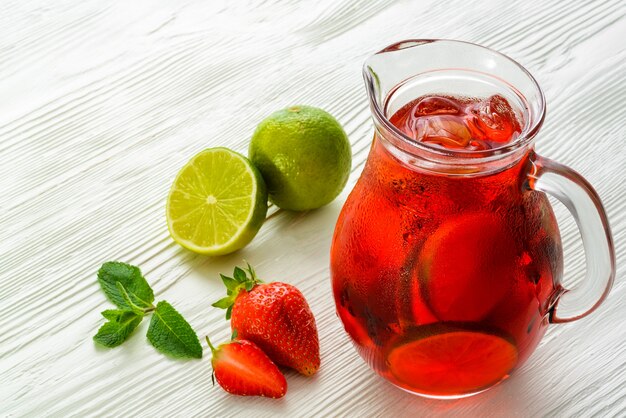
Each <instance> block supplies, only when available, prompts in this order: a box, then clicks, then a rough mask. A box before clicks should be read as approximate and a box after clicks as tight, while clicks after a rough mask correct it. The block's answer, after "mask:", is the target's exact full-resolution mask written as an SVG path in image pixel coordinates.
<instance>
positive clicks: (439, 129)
mask: <svg viewBox="0 0 626 418" xmlns="http://www.w3.org/2000/svg"><path fill="white" fill-rule="evenodd" d="M413 133H414V138H415V139H417V140H418V141H421V142H429V143H435V144H438V145H442V146H444V147H446V148H465V147H466V146H467V145H468V144H469V142H470V140H471V139H472V135H471V134H470V131H469V129H468V128H467V126H465V124H464V123H463V119H461V118H459V117H455V116H450V115H438V116H426V117H420V118H418V119H416V120H415V123H414V125H413Z"/></svg>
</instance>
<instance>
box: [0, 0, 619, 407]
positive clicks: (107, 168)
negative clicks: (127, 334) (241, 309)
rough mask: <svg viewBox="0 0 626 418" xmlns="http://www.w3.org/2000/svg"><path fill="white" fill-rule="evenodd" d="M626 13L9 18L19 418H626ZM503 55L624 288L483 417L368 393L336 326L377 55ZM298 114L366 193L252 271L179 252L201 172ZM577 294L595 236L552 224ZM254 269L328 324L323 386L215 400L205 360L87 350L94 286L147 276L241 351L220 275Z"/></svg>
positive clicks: (5, 36) (385, 9)
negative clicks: (169, 224) (439, 50)
mask: <svg viewBox="0 0 626 418" xmlns="http://www.w3.org/2000/svg"><path fill="white" fill-rule="evenodd" d="M625 15H626V3H624V1H623V0H602V1H588V0H576V1H567V0H564V1H560V2H548V1H540V0H532V1H530V0H529V1H508V2H499V1H496V0H492V1H487V2H481V3H480V4H478V2H468V1H449V2H442V1H432V0H431V1H419V2H418V1H369V0H362V1H347V0H311V1H308V0H307V1H296V0H285V1H278V0H267V1H216V0H212V1H206V0H187V1H166V0H161V1H148V0H135V1H117V2H113V1H102V0H80V1H78V0H63V1H60V0H41V1H32V0H29V1H26V0H22V1H18V0H15V1H11V0H8V1H3V2H2V3H1V4H0V191H1V193H0V416H11V417H17V416H56V417H67V416H118V417H121V416H127V417H135V416H146V417H156V416H162V417H171V416H207V417H208V416H211V417H222V416H254V417H262V416H275V415H283V416H298V417H301V416H302V417H304V416H355V417H365V416H410V415H413V416H430V415H433V416H437V415H452V416H457V415H458V416H524V417H525V416H547V417H554V416H557V417H560V416H563V417H570V416H599V417H607V416H626V326H625V325H624V318H625V317H626V286H625V284H624V273H625V271H624V268H623V267H624V266H623V263H621V261H622V260H624V258H625V255H626V245H625V244H624V243H625V241H626V215H625V213H626V198H625V196H626V187H625V183H626V181H625V180H626V178H625V174H624V172H625V171H626V124H625V123H624V120H626V106H625V105H624V98H625V97H626V17H625ZM437 37H443V38H456V39H462V40H468V41H473V42H476V43H480V44H483V45H486V46H489V47H492V48H494V49H497V50H499V51H502V52H504V53H506V54H508V55H510V56H511V57H513V58H514V59H516V60H518V61H519V62H520V63H522V64H523V65H524V66H525V67H527V68H528V69H529V70H530V71H531V72H532V73H533V74H534V75H535V76H536V78H537V79H538V80H539V82H540V84H541V85H542V87H543V88H544V89H545V93H546V97H547V102H548V116H547V119H546V123H545V125H544V128H543V130H542V132H541V133H540V135H539V138H538V146H537V149H538V151H539V152H540V153H542V154H543V155H545V156H548V157H551V158H554V159H556V160H558V161H560V162H562V163H565V164H567V165H570V166H571V167H573V168H574V169H576V170H578V171H579V172H581V173H582V174H583V175H585V176H586V177H587V179H588V180H589V181H590V182H591V183H592V184H593V185H595V187H596V188H597V190H598V192H599V194H600V196H601V197H602V198H603V200H604V203H605V206H606V209H607V211H608V214H609V217H610V220H611V224H612V227H613V232H614V237H615V242H616V245H617V259H618V274H617V281H616V285H615V287H614V289H613V292H612V293H611V295H610V297H609V299H608V300H607V301H606V303H605V304H604V305H603V306H602V307H601V309H599V310H598V311H597V312H596V313H595V314H593V315H592V316H590V317H588V318H586V319H584V320H581V321H579V322H577V323H573V324H570V325H562V326H553V327H552V328H551V329H550V330H549V331H548V334H547V335H546V337H545V338H544V340H543V341H542V343H541V345H540V346H539V348H538V350H537V352H536V353H535V354H534V355H533V356H532V357H531V359H530V360H529V362H528V363H527V364H526V365H525V366H524V367H523V368H522V369H521V370H519V371H518V372H517V373H516V374H515V375H514V376H513V377H512V378H511V379H509V380H508V381H506V382H505V383H504V384H502V385H499V386H498V387H496V388H494V389H493V390H491V391H488V392H486V393H484V394H481V395H479V396H476V397H474V398H470V399H466V400H459V401H454V402H443V401H431V400H425V399H421V398H418V397H414V396H411V395H408V394H406V393H404V392H402V391H400V390H398V389H396V388H394V387H392V386H391V385H390V384H388V383H386V382H385V381H383V380H382V379H380V378H378V377H377V376H376V375H374V373H373V372H371V371H370V370H369V369H368V367H367V366H366V365H365V364H364V363H363V361H362V360H361V359H360V358H359V357H358V356H357V354H356V352H355V350H354V349H353V347H352V345H351V344H350V342H349V340H348V337H347V336H346V334H345V333H344V332H343V329H342V327H341V325H340V323H339V321H338V319H337V318H336V316H335V313H334V304H333V300H332V297H331V291H330V284H329V268H328V264H329V255H328V253H329V245H330V239H331V234H332V231H333V227H334V223H335V220H336V218H337V215H338V213H339V210H340V208H341V205H342V203H343V201H344V200H345V198H346V196H347V193H348V190H349V189H350V188H351V187H352V185H353V184H354V182H355V181H356V179H357V177H358V175H359V173H360V172H361V170H362V168H363V163H364V161H365V159H366V156H367V150H368V146H369V144H370V141H371V134H372V124H371V122H370V116H369V110H368V107H367V103H366V97H365V91H364V88H363V86H362V80H361V64H362V62H363V61H364V59H365V58H366V56H368V55H369V54H371V53H373V52H375V51H377V50H379V49H381V48H382V47H384V46H386V45H388V44H390V43H392V42H395V41H398V40H401V39H406V38H437ZM291 104H310V105H315V106H319V107H322V108H325V109H327V110H328V111H329V112H331V113H332V114H334V115H335V116H336V117H337V118H338V119H339V120H340V121H341V122H342V123H343V124H344V125H345V128H346V130H347V132H348V134H349V136H350V140H351V142H352V144H353V151H354V167H353V174H352V176H351V179H350V183H349V184H348V187H347V188H346V191H345V192H344V193H343V194H342V195H341V196H340V197H339V198H338V199H337V200H336V201H335V202H334V203H332V204H331V205H329V206H327V207H325V208H323V209H321V210H318V211H314V212H310V213H303V214H294V213H285V212H280V213H278V214H277V215H276V216H273V217H272V218H271V219H270V220H269V221H268V222H266V224H265V225H264V227H263V228H262V230H261V232H260V234H259V235H258V236H257V238H256V239H255V240H254V241H253V242H252V244H251V245H249V246H248V247H247V248H245V249H244V250H243V251H240V252H238V253H236V254H232V255H230V256H226V257H222V258H207V257H202V256H197V255H194V254H191V253H189V252H187V251H185V250H183V249H182V248H180V247H179V246H178V245H176V244H175V243H173V242H172V240H171V239H170V237H169V235H168V232H167V228H166V225H165V219H164V205H165V198H166V195H167V192H168V189H169V187H170V184H171V181H172V179H173V177H174V176H175V174H176V172H177V171H178V169H179V168H180V167H181V166H182V165H183V164H184V163H185V162H186V161H187V160H188V159H189V158H190V157H191V156H192V155H193V154H194V153H196V152H198V151H200V150H202V149H204V148H207V147H212V146H217V145H223V146H228V147H230V148H232V149H235V150H238V151H242V152H245V151H246V149H247V143H248V141H249V138H250V135H251V133H252V131H253V129H254V127H255V125H256V124H257V123H258V122H259V121H260V120H261V119H262V118H263V117H264V116H266V115H268V114H269V113H271V112H272V111H274V110H277V109H280V108H282V107H285V106H288V105H291ZM556 211H557V216H558V218H559V221H560V225H561V229H562V234H563V239H564V245H565V247H566V277H565V282H566V283H572V282H573V281H575V280H576V278H578V277H581V275H582V273H583V272H584V261H583V257H582V248H581V244H580V241H579V237H578V232H577V230H576V228H575V225H574V223H573V221H572V220H571V218H569V217H568V215H567V214H566V212H565V210H564V209H563V207H561V206H560V205H558V206H557V207H556ZM244 258H245V259H247V260H249V261H250V262H251V263H252V264H253V265H255V266H256V268H257V270H258V272H259V273H260V275H261V276H262V277H264V278H266V279H269V280H282V281H287V282H290V283H293V284H295V285H296V286H298V287H299V288H300V289H301V290H302V291H303V292H304V293H305V295H306V297H307V298H308V300H309V303H310V305H311V308H312V310H313V312H314V314H315V315H316V317H317V322H318V328H319V333H320V339H321V353H322V367H321V369H320V371H319V373H318V374H317V375H316V376H315V377H313V378H304V377H301V376H298V375H296V374H295V373H288V375H287V379H288V382H289V392H288V394H287V396H286V397H285V398H283V399H282V400H278V401H276V400H268V399H262V398H240V397H233V396H229V395H227V394H226V393H225V392H223V391H222V390H220V389H219V388H218V387H211V376H210V365H209V363H210V362H209V355H208V353H207V352H206V351H205V357H204V358H203V359H202V360H200V361H188V362H180V361H174V360H169V359H167V358H165V357H164V356H162V355H160V354H158V353H157V352H156V351H155V350H154V349H153V348H152V347H151V346H149V345H148V344H147V343H146V341H145V337H144V335H145V331H146V328H147V321H144V323H143V324H142V326H141V327H140V329H139V330H138V331H137V332H136V334H135V335H134V336H133V337H132V338H131V339H130V340H129V341H127V342H126V343H125V344H124V345H123V346H122V347H119V348H116V349H112V350H105V349H101V348H98V347H96V346H95V345H94V343H93V341H92V340H91V337H92V335H93V334H94V333H95V332H96V330H97V329H98V327H99V326H100V324H101V322H102V318H101V317H100V314H99V313H100V311H102V310H103V309H106V308H107V307H108V306H110V305H109V303H108V302H107V301H105V299H104V296H103V294H102V292H101V291H100V290H99V287H98V284H97V281H96V275H95V273H96V271H97V269H98V267H99V266H100V264H101V263H103V262H104V261H107V260H113V259H118V260H124V261H127V262H130V263H133V264H137V265H139V266H141V268H142V270H143V272H144V274H145V275H146V276H147V278H148V280H149V282H150V283H151V284H153V287H154V289H155V292H156V294H157V299H158V298H165V299H167V300H169V301H170V302H171V303H172V304H173V305H174V306H176V307H177V308H178V310H179V311H181V312H183V313H184V314H185V316H186V317H187V319H188V320H189V321H190V323H191V324H192V325H193V326H194V328H195V329H196V330H197V331H198V332H199V334H200V335H201V336H202V335H205V334H209V335H211V336H212V338H213V340H214V341H219V340H221V339H225V338H227V336H228V334H229V332H228V325H227V323H226V322H225V321H224V320H223V311H221V310H218V309H214V308H211V306H210V305H211V303H212V302H214V301H215V300H217V299H218V298H219V297H221V295H222V294H223V287H222V284H221V282H220V281H219V280H218V272H230V271H232V267H233V266H234V265H236V264H237V263H241V261H242V259H244Z"/></svg>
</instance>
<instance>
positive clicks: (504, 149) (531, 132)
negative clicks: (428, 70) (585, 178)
mask: <svg viewBox="0 0 626 418" xmlns="http://www.w3.org/2000/svg"><path fill="white" fill-rule="evenodd" d="M434 42H450V43H455V44H465V45H468V46H471V47H475V48H480V49H483V50H485V51H487V52H489V53H491V54H494V55H497V56H499V57H501V58H503V59H505V60H507V61H509V62H511V63H512V64H514V65H515V67H516V68H518V69H519V70H521V71H522V72H523V73H524V74H525V75H526V76H527V77H528V78H529V79H530V81H531V83H532V86H533V88H534V89H535V90H536V91H537V93H538V97H539V99H538V101H539V103H538V105H539V108H540V112H539V113H538V114H537V115H536V117H535V118H534V119H535V120H530V123H525V124H524V128H523V130H522V132H520V135H519V137H518V138H516V139H515V141H513V142H512V143H510V144H506V145H503V146H501V147H497V148H491V149H488V150H465V149H458V150H457V149H445V148H439V147H436V146H434V145H431V144H428V143H424V142H419V141H417V140H415V139H414V138H411V137H410V136H408V135H406V134H405V133H404V132H402V131H401V130H400V129H398V128H397V127H396V126H395V125H394V124H392V123H391V122H390V121H389V118H388V117H387V116H386V115H385V111H384V109H382V108H381V107H380V104H379V103H378V100H376V96H375V91H376V89H375V86H374V83H375V81H376V80H375V77H373V76H372V75H371V73H372V72H373V71H370V69H371V68H370V66H369V65H368V61H369V58H370V57H373V56H376V55H378V54H382V53H387V52H391V51H399V50H402V49H407V48H415V47H419V46H422V45H425V44H431V43H434ZM452 69H462V68H453V67H449V68H441V69H438V70H452ZM472 71H474V70H472ZM476 72H477V71H476ZM374 74H375V73H374ZM419 74H425V73H416V74H415V75H414V76H417V75H419ZM489 75H490V76H492V77H496V78H499V77H497V76H495V75H493V74H489ZM363 77H364V79H365V81H366V83H365V84H366V87H367V92H368V99H369V101H370V107H371V108H372V111H373V114H374V117H375V119H376V120H377V121H378V122H379V123H380V124H382V125H383V126H384V127H385V129H386V130H388V131H389V132H390V133H392V134H393V135H394V136H396V137H398V138H399V139H400V140H402V142H404V143H406V144H408V145H410V146H412V147H415V148H416V149H417V150H420V151H425V152H428V153H433V154H436V155H439V156H443V157H463V158H467V157H470V158H472V159H473V160H476V159H483V158H484V159H487V160H492V159H493V158H492V157H496V156H497V158H498V159H499V158H504V157H505V156H508V155H510V154H511V153H514V152H515V151H518V150H520V149H524V148H527V147H529V146H531V145H532V143H533V140H534V138H535V136H536V135H537V133H538V131H539V129H540V128H541V126H542V125H543V122H544V119H545V115H546V100H545V95H544V93H543V90H542V89H541V87H540V86H539V83H538V82H537V80H536V79H535V77H533V75H532V74H531V73H530V72H529V71H528V70H527V69H526V68H525V67H524V66H522V65H521V64H520V63H518V62H517V61H515V60H514V59H512V58H511V57H509V56H507V55H505V54H503V53H501V52H498V51H496V50H494V49H491V48H488V47H485V46H482V45H479V44H476V43H473V42H468V41H460V40H456V39H445V38H438V39H406V40H403V41H399V42H396V43H393V44H391V45H389V46H387V47H385V48H383V49H381V50H380V51H378V52H376V53H374V54H372V55H370V56H369V57H368V59H366V61H365V63H364V65H363ZM502 81H504V82H505V83H506V84H507V85H508V86H510V87H511V88H512V89H513V90H514V91H515V92H516V93H517V94H518V95H519V96H520V98H522V99H523V100H524V102H525V103H527V99H526V97H525V96H524V95H523V94H522V93H521V92H519V90H518V89H517V88H516V87H515V86H514V85H512V84H510V83H509V82H507V81H506V80H502ZM386 99H387V98H385V101H386ZM526 107H527V109H528V106H526ZM528 113H529V112H528V110H527V111H526V114H525V115H524V116H526V117H530V115H529V114H528Z"/></svg>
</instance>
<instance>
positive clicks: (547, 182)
mask: <svg viewBox="0 0 626 418" xmlns="http://www.w3.org/2000/svg"><path fill="white" fill-rule="evenodd" d="M528 186H529V187H530V189H532V190H536V191H540V192H544V193H547V194H550V195H552V196H554V197H556V198H557V199H558V200H560V201H561V203H563V204H564V205H565V206H566V207H567V209H568V210H569V211H570V213H571V214H572V216H573V217H574V219H575V220H576V224H577V225H578V229H579V231H580V235H581V237H582V241H583V247H584V250H585V263H586V273H585V278H584V281H582V282H581V283H580V284H579V285H577V286H575V287H573V288H571V289H565V290H564V292H563V293H562V294H561V295H559V297H558V300H557V302H556V304H555V305H554V306H553V308H552V310H551V312H550V322H552V323H557V324H558V323H564V322H571V321H575V320H577V319H580V318H582V317H584V316H587V315H589V314H590V313H591V312H593V311H594V310H596V309H597V308H598V306H600V304H601V303H602V302H603V301H604V299H606V297H607V295H608V293H609V290H611V287H612V286H613V281H614V279H615V249H614V247H613V237H612V235H611V229H610V227H609V221H608V219H607V216H606V212H605V211H604V207H603V206H602V202H601V201H600V198H599V197H598V194H597V193H596V191H595V190H594V189H593V187H591V185H590V184H589V182H587V180H585V179H584V178H583V177H582V176H581V175H580V174H578V173H577V172H575V171H574V170H572V169H571V168H569V167H566V166H564V165H562V164H559V163H557V162H555V161H552V160H550V159H548V158H544V157H540V156H536V158H535V160H534V161H533V167H532V169H531V172H530V173H529V174H528ZM557 308H558V311H559V312H558V313H557Z"/></svg>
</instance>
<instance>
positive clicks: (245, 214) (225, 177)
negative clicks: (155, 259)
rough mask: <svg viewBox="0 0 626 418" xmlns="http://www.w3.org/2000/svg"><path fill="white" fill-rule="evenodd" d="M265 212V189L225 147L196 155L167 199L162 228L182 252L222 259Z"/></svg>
mask: <svg viewBox="0 0 626 418" xmlns="http://www.w3.org/2000/svg"><path fill="white" fill-rule="evenodd" d="M266 213H267V189H266V187H265V183H264V182H263V178H262V177H261V174H260V173H259V172H258V170H257V169H256V168H255V167H254V166H253V165H252V163H250V161H249V160H248V159H247V158H246V157H244V156H243V155H241V154H238V153H236V152H234V151H231V150H229V149H227V148H221V147H220V148H210V149H206V150H204V151H202V152H200V153H198V154H196V155H195V156H194V157H193V158H192V159H191V160H190V161H189V162H188V163H187V164H186V165H185V166H184V167H183V168H182V169H181V170H180V172H179V173H178V175H177V176H176V179H175V180H174V184H172V188H171V189H170V194H169V196H168V197H167V208H166V216H167V227H168V229H169V231H170V235H171V236H172V238H173V239H174V241H176V242H177V243H179V244H180V245H182V246H183V247H185V248H187V249H189V250H191V251H194V252H196V253H200V254H208V255H222V254H228V253H231V252H233V251H236V250H239V249H240V248H243V247H244V246H245V245H246V244H248V243H249V242H250V241H251V240H252V238H254V236H255V235H256V234H257V232H259V229H260V228H261V225H262V224H263V220H264V219H265V215H266Z"/></svg>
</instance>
